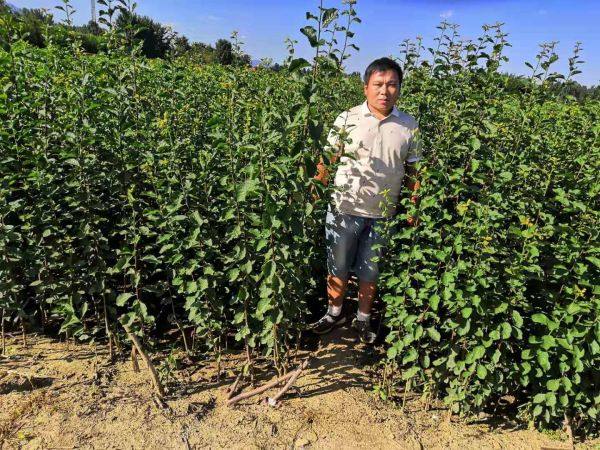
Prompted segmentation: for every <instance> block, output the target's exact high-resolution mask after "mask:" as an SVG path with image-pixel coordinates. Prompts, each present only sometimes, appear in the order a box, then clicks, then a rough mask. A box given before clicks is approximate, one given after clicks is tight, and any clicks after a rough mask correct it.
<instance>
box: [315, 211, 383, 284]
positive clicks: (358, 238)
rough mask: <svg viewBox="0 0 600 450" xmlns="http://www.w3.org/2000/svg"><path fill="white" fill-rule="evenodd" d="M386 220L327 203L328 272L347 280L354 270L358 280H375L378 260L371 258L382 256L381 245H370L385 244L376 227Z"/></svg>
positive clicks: (377, 271) (377, 272)
mask: <svg viewBox="0 0 600 450" xmlns="http://www.w3.org/2000/svg"><path fill="white" fill-rule="evenodd" d="M386 220H389V219H373V218H369V217H360V216H353V215H350V214H344V213H341V212H339V211H337V210H336V208H335V206H332V205H330V206H329V208H328V210H327V219H326V220H325V239H326V241H327V270H328V272H329V274H330V275H333V276H336V277H338V278H341V279H342V280H347V279H348V273H349V272H354V273H355V274H356V276H357V277H358V279H359V281H366V282H374V281H377V277H378V275H379V268H378V263H377V262H374V261H372V259H373V258H374V257H375V256H377V257H379V258H381V256H382V250H383V248H382V247H380V248H378V249H373V245H374V244H381V245H385V244H386V241H385V238H384V236H383V235H382V234H381V231H382V230H379V228H380V226H381V225H383V224H384V223H385V221H386Z"/></svg>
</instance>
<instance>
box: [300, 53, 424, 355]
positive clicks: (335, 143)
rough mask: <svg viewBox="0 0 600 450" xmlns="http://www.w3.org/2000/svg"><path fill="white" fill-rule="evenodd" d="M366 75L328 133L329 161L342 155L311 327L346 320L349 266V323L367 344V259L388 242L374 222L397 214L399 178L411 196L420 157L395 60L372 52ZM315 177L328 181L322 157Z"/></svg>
mask: <svg viewBox="0 0 600 450" xmlns="http://www.w3.org/2000/svg"><path fill="white" fill-rule="evenodd" d="M363 81H364V94H365V97H366V100H365V102H364V103H363V104H361V105H359V106H356V107H354V108H352V109H350V110H348V111H346V112H344V113H342V114H340V115H339V116H338V118H337V119H336V120H335V122H334V126H333V129H332V131H331V132H330V133H329V137H328V141H329V144H330V145H331V147H332V148H334V149H337V151H336V152H335V156H334V157H333V158H332V161H333V162H335V161H337V159H338V158H339V159H340V164H339V166H338V169H337V172H336V173H335V179H334V184H335V191H334V194H333V204H332V205H331V204H330V206H329V210H328V212H327V219H326V226H325V233H326V238H327V270H328V276H327V297H328V300H329V307H328V309H327V313H326V314H325V315H324V316H323V317H322V318H321V319H319V320H318V321H317V322H315V323H313V324H311V327H310V328H311V329H312V330H313V331H314V332H315V333H317V334H324V333H328V332H329V331H331V330H332V329H333V328H334V327H336V326H339V325H341V324H343V323H344V322H345V321H346V318H347V316H346V315H345V314H343V313H342V305H343V301H344V294H345V292H346V286H347V284H348V272H349V271H350V270H351V269H353V270H354V272H355V273H356V275H357V277H358V281H359V288H358V303H359V306H358V312H357V315H356V318H355V319H354V320H353V322H352V326H353V328H355V329H356V330H357V331H358V335H359V338H360V340H361V342H363V343H368V344H372V343H373V342H374V341H375V338H376V335H375V333H374V332H373V331H372V330H371V326H370V316H371V307H372V304H373V298H374V296H375V291H376V288H377V277H378V275H379V271H378V267H377V266H378V263H377V262H374V261H372V259H373V258H374V257H375V256H377V257H380V256H381V248H373V246H374V245H375V244H381V245H384V244H385V242H384V238H383V236H382V235H381V233H380V230H379V227H378V225H380V224H381V223H382V222H384V221H385V220H389V218H390V217H391V216H393V215H394V214H395V212H396V202H397V201H398V197H399V194H400V191H401V188H402V183H403V180H404V183H405V185H406V186H407V187H408V188H409V189H410V190H411V192H413V196H412V198H411V201H413V202H416V191H417V189H418V187H419V185H418V182H417V181H416V180H415V176H416V170H415V168H414V163H415V162H417V161H418V160H419V159H420V158H421V142H420V138H419V133H418V124H417V121H416V120H415V119H414V118H413V117H411V116H410V115H408V114H405V113H403V112H400V111H398V110H397V109H396V107H395V106H394V105H395V103H396V100H397V99H398V95H399V94H400V85H401V83H402V70H401V69H400V66H399V65H398V64H397V63H396V62H395V61H393V60H391V59H389V58H381V59H377V60H375V61H373V62H372V63H371V64H369V66H368V67H367V69H366V71H365V75H364V79H363ZM315 178H316V179H317V180H319V181H321V182H322V183H323V184H325V185H327V183H328V172H327V168H326V166H325V165H324V163H323V161H321V162H320V163H319V165H318V173H317V175H316V176H315ZM384 205H387V206H384ZM412 222H413V220H412V219H409V224H412Z"/></svg>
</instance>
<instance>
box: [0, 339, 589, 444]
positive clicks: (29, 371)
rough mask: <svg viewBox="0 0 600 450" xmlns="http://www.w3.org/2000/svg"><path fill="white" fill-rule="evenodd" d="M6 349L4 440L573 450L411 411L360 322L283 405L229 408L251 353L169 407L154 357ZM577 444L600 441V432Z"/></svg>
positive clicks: (541, 437)
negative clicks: (387, 380)
mask: <svg viewBox="0 0 600 450" xmlns="http://www.w3.org/2000/svg"><path fill="white" fill-rule="evenodd" d="M7 354H8V357H0V449H8V448H11V449H12V448H23V449H38V448H43V449H51V448H55V449H57V448H62V449H66V448H69V449H71V448H82V449H138V448H144V449H163V448H167V449H171V448H172V449H191V448H192V449H193V448H228V449H229V448H240V449H241V448H243V449H260V448H306V449H308V448H310V449H330V448H337V449H380V448H381V449H461V450H466V449H566V448H569V446H568V445H567V443H566V441H565V440H564V439H565V436H564V435H563V434H561V433H557V434H552V435H550V434H543V433H539V432H536V431H533V430H528V429H523V428H522V427H520V426H519V425H517V424H516V423H513V422H511V421H510V420H509V419H506V418H504V419H503V418H498V417H496V418H494V419H493V422H491V421H490V420H489V419H481V420H478V421H475V422H473V421H471V422H467V421H464V420H454V419H453V420H447V414H446V411H445V410H444V409H443V408H441V407H436V406H434V407H432V408H430V409H429V410H426V408H425V407H424V405H423V403H422V402H421V401H420V399H419V396H418V395H415V394H408V395H407V402H406V405H405V408H404V409H403V410H402V408H400V407H399V406H397V405H395V404H392V403H384V402H382V401H380V400H379V399H378V398H377V396H376V394H375V393H373V390H372V380H371V378H372V375H370V373H371V372H370V371H369V370H368V367H369V364H371V363H372V360H373V354H370V353H369V352H368V351H366V350H365V348H364V347H362V346H361V345H359V344H357V343H356V342H355V341H354V335H353V333H352V331H351V330H350V329H340V330H336V331H335V332H333V333H332V334H331V335H329V336H327V337H326V338H324V340H323V341H322V342H321V345H320V347H319V349H318V350H317V351H316V352H315V353H314V358H313V359H312V362H311V365H310V367H309V369H308V370H307V371H306V372H305V373H304V375H303V376H302V377H301V378H300V379H299V380H298V382H297V383H296V384H297V388H296V389H294V390H291V391H290V392H289V393H288V394H287V395H286V396H285V397H284V398H283V401H282V402H281V404H280V406H279V407H277V408H273V407H269V406H267V405H265V404H264V403H260V402H257V401H256V400H254V399H248V400H245V401H242V402H240V403H239V404H238V405H237V406H236V407H234V408H229V407H227V406H226V405H225V401H226V398H227V393H226V392H225V388H226V387H227V386H228V385H230V384H231V382H232V381H233V379H234V378H235V373H234V372H233V367H235V366H238V367H239V361H240V355H229V356H228V357H226V358H225V361H224V362H223V367H224V368H225V370H224V376H223V377H222V379H221V380H219V381H217V380H216V379H215V363H214V362H204V363H198V364H193V365H190V366H188V367H186V368H182V369H179V370H176V371H174V372H173V376H174V381H173V382H172V383H171V392H170V395H169V396H168V397H167V400H166V403H167V405H168V407H167V408H164V407H162V408H161V407H160V406H158V405H157V404H156V403H155V402H154V401H153V393H152V387H151V385H150V380H149V377H148V373H147V371H146V370H145V367H144V365H143V363H142V362H141V361H140V366H141V369H142V371H141V372H139V373H135V372H134V371H133V369H132V364H131V362H130V361H129V360H127V359H125V358H123V359H121V360H119V361H117V362H115V363H114V364H111V363H110V362H109V361H108V356H107V351H106V349H105V348H103V347H102V348H101V347H94V346H89V345H77V346H75V345H73V344H72V343H71V344H66V343H64V342H57V341H55V340H52V339H50V338H47V337H40V336H30V342H29V346H28V347H27V348H23V346H22V345H21V343H20V341H19V340H17V339H10V340H9V342H8V348H7ZM158 359H159V358H156V360H158ZM157 362H158V361H157ZM258 382H259V383H262V380H258ZM262 398H264V396H263V397H262ZM561 439H562V440H561ZM576 447H577V448H579V449H600V441H598V440H595V441H587V442H579V443H577V445H576Z"/></svg>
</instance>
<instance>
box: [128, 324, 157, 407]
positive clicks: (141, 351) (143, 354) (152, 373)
mask: <svg viewBox="0 0 600 450" xmlns="http://www.w3.org/2000/svg"><path fill="white" fill-rule="evenodd" d="M123 328H124V329H125V332H126V333H127V336H129V339H130V340H131V342H132V343H133V345H135V348H136V350H137V351H138V353H139V354H140V356H141V357H142V359H143V360H144V362H145V363H146V366H147V367H148V371H149V372H150V376H151V378H152V384H153V385H154V389H155V390H156V395H157V396H158V397H159V398H160V399H161V400H162V399H163V397H164V396H165V390H164V388H163V385H162V384H161V382H160V379H159V378H158V372H156V368H155V367H154V364H152V361H151V360H150V357H149V356H148V354H147V353H146V352H145V350H144V348H143V347H142V344H141V343H140V341H139V339H138V338H137V336H136V335H135V334H133V333H132V332H131V330H130V329H129V327H127V326H125V325H123Z"/></svg>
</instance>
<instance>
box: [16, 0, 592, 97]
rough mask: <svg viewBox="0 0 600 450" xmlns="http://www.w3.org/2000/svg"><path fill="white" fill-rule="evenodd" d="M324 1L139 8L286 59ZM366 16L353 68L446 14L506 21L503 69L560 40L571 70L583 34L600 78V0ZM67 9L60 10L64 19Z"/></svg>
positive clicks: (32, 0)
mask: <svg viewBox="0 0 600 450" xmlns="http://www.w3.org/2000/svg"><path fill="white" fill-rule="evenodd" d="M9 3H11V4H13V5H15V6H17V7H27V8H36V7H38V8H39V7H41V8H53V7H54V6H55V5H57V4H58V3H59V0H9ZM324 3H325V6H338V7H339V6H341V5H340V4H341V0H326V1H325V2H324ZM72 5H73V6H74V7H75V8H76V9H77V13H76V15H75V20H76V22H77V23H84V22H87V21H88V20H89V17H90V1H88V0H72ZM317 5H318V1H317V0H314V1H305V0H290V1H281V0H256V1H244V0H228V1H218V0H198V1H190V0H138V13H140V14H144V15H148V16H150V17H152V18H154V19H156V20H157V21H159V22H161V23H163V24H168V25H171V26H172V27H173V29H174V30H175V31H177V32H179V33H180V34H183V35H185V36H187V37H188V38H189V39H190V40H191V41H200V42H205V43H214V42H215V41H216V40H217V39H219V38H229V36H230V34H231V32H232V31H233V30H237V31H238V32H239V34H240V36H241V37H242V40H243V41H244V50H245V51H246V52H247V53H249V54H250V55H251V56H252V58H253V59H260V58H263V57H270V58H272V59H273V60H274V61H281V60H282V59H283V58H285V56H286V55H287V52H286V48H285V44H284V40H285V38H286V37H291V38H293V39H297V40H298V41H299V42H300V45H299V46H298V51H297V53H298V54H299V55H300V56H305V57H309V56H310V54H311V53H310V52H309V49H308V48H307V47H306V46H305V45H302V44H303V42H304V36H302V35H301V34H300V32H299V31H298V30H299V28H301V27H302V26H304V25H306V20H305V12H306V11H309V10H310V11H314V10H316V8H317ZM356 9H357V12H358V16H359V17H360V18H361V20H362V23H361V24H358V25H356V28H355V32H356V37H355V43H356V45H358V46H359V47H360V52H358V53H357V54H354V55H353V56H352V57H351V58H350V60H348V62H347V69H348V70H349V71H355V70H358V71H361V72H362V70H363V69H364V67H365V66H366V65H367V64H368V63H369V62H370V61H371V60H373V59H375V58H377V57H380V56H384V55H390V54H398V51H399V44H400V43H401V41H402V40H403V39H405V38H414V37H415V36H417V35H420V36H422V37H423V38H424V43H425V46H426V47H427V46H433V44H434V42H433V38H434V37H435V35H436V33H437V31H438V30H436V28H435V27H436V25H438V24H439V23H440V21H441V20H443V19H446V20H448V21H449V22H453V23H457V24H459V25H460V29H459V31H460V32H461V35H462V36H464V37H465V38H476V37H477V36H479V35H480V33H481V25H483V24H484V23H494V22H504V23H505V26H504V29H505V31H506V32H507V33H509V36H508V40H509V42H510V43H511V44H512V46H513V47H512V48H509V49H508V51H507V53H506V54H507V56H508V57H509V58H510V61H509V62H508V63H505V65H504V66H503V69H504V70H506V71H508V72H512V73H517V74H526V73H528V71H529V69H528V68H527V67H526V66H525V64H524V62H525V61H530V62H532V61H533V60H534V58H535V55H536V53H537V51H538V44H540V43H541V42H546V41H559V44H558V46H557V53H558V55H559V57H560V60H559V61H558V62H557V63H556V70H559V71H561V72H563V73H564V72H565V71H566V68H567V58H568V57H569V56H570V55H571V52H572V48H573V46H574V45H575V42H576V41H581V42H582V43H583V53H582V57H583V59H584V61H586V63H585V64H584V65H583V67H582V71H583V73H582V74H579V75H577V76H576V78H575V80H577V81H579V82H580V83H582V84H586V85H597V84H600V0H579V1H578V0H570V1H567V0H545V1H543V0H521V1H517V0H487V1H483V0H456V1H446V0H358V3H357V5H356ZM60 14H61V12H60V11H55V17H56V18H59V17H60Z"/></svg>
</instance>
